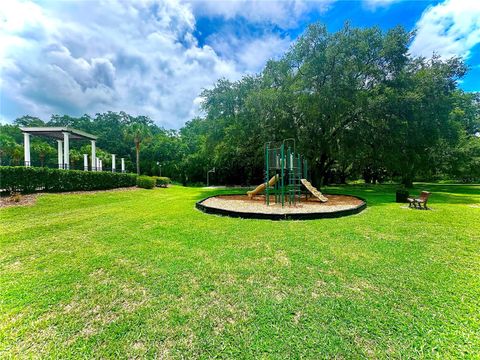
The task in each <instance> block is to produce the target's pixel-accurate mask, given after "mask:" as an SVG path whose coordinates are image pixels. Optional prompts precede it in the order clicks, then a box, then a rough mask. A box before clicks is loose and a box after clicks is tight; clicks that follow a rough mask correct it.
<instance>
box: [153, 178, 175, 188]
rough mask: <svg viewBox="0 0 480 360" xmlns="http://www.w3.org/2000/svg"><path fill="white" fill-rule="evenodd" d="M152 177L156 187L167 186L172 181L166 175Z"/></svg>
mask: <svg viewBox="0 0 480 360" xmlns="http://www.w3.org/2000/svg"><path fill="white" fill-rule="evenodd" d="M154 178H155V182H156V186H158V187H167V186H168V185H170V183H171V182H172V180H170V178H168V177H166V176H154Z"/></svg>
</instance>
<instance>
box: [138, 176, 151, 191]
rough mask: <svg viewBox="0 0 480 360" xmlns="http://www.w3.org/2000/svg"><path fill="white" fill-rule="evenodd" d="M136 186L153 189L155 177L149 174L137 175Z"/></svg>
mask: <svg viewBox="0 0 480 360" xmlns="http://www.w3.org/2000/svg"><path fill="white" fill-rule="evenodd" d="M137 186H138V187H140V188H143V189H153V188H154V187H155V178H153V177H150V176H139V177H137Z"/></svg>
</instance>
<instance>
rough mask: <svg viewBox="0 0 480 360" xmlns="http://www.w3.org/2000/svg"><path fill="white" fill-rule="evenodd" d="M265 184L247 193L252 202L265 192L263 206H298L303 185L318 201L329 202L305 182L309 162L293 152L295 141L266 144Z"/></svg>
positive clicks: (294, 150)
mask: <svg viewBox="0 0 480 360" xmlns="http://www.w3.org/2000/svg"><path fill="white" fill-rule="evenodd" d="M264 175H265V182H264V183H262V184H260V185H259V186H257V187H256V188H255V189H254V190H252V191H248V192H247V195H248V197H249V198H250V199H251V198H253V197H254V196H256V195H258V194H260V193H262V192H265V204H266V205H270V204H271V203H272V202H273V203H274V204H281V205H282V207H284V206H285V205H287V204H288V205H289V206H296V205H297V204H300V201H301V195H302V185H303V186H304V187H305V188H306V189H307V190H308V192H309V193H310V194H312V195H313V196H315V197H316V198H317V199H318V200H320V201H321V202H327V201H328V199H327V198H326V197H325V196H323V195H322V193H321V192H320V191H318V190H317V189H316V188H315V187H314V186H312V184H311V183H310V181H308V162H307V159H305V157H304V156H302V155H301V154H299V153H297V152H296V149H295V140H294V139H286V140H283V142H282V143H281V144H280V145H277V146H274V145H272V143H271V142H267V143H266V144H265V165H264Z"/></svg>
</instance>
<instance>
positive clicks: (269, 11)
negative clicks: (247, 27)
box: [186, 0, 335, 28]
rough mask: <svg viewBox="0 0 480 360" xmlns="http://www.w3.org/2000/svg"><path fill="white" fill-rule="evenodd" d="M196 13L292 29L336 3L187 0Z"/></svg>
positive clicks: (313, 0) (316, 0) (320, 0)
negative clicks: (311, 14)
mask: <svg viewBox="0 0 480 360" xmlns="http://www.w3.org/2000/svg"><path fill="white" fill-rule="evenodd" d="M186 1H188V2H189V3H190V4H191V6H192V9H193V11H194V13H195V14H197V15H201V16H219V17H223V18H224V19H227V20H230V19H234V18H236V17H241V18H244V19H247V20H248V21H250V22H260V23H265V22H268V23H271V24H275V25H278V26H279V27H281V28H292V27H295V26H296V25H297V23H298V20H299V19H300V18H301V17H302V16H304V15H306V14H307V13H308V12H311V11H318V12H321V13H322V12H325V11H327V10H328V9H329V7H330V5H331V4H332V3H333V2H334V1H335V0H309V1H305V0H283V1H271V0H269V1H265V0H213V1H212V0H186Z"/></svg>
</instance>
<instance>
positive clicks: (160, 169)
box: [157, 161, 162, 177]
mask: <svg viewBox="0 0 480 360" xmlns="http://www.w3.org/2000/svg"><path fill="white" fill-rule="evenodd" d="M157 165H158V168H159V171H160V175H159V176H160V177H162V164H160V161H157Z"/></svg>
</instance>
